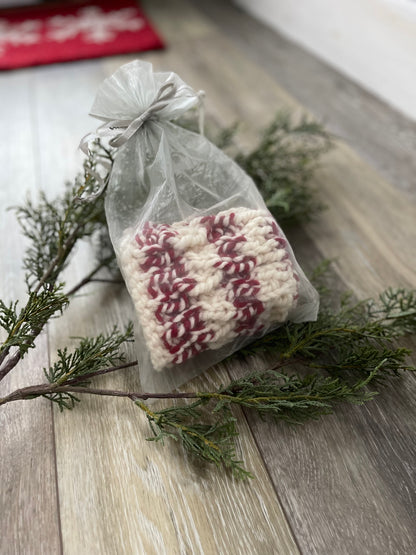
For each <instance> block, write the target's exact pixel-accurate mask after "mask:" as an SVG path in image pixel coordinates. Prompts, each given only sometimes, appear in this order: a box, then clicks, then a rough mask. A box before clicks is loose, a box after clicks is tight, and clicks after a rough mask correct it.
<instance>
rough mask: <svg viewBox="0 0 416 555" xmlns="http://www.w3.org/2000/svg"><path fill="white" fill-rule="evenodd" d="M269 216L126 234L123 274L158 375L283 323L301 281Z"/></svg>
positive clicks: (240, 215) (217, 218)
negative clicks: (239, 338)
mask: <svg viewBox="0 0 416 555" xmlns="http://www.w3.org/2000/svg"><path fill="white" fill-rule="evenodd" d="M286 246H287V243H286V240H285V239H284V238H283V237H282V233H281V231H280V229H279V227H278V226H277V224H276V222H275V221H274V219H273V218H272V217H271V215H270V214H269V213H268V212H267V211H265V210H252V209H248V208H234V209H232V210H227V211H224V212H220V213H219V214H216V215H210V216H203V217H194V218H192V219H189V220H186V221H180V222H176V223H174V224H172V225H168V224H153V223H150V222H146V224H144V226H143V227H142V228H141V229H139V230H136V232H133V231H132V229H131V228H130V229H127V230H126V231H125V232H124V234H123V238H122V241H121V243H120V247H119V258H120V264H121V268H122V270H123V274H124V277H125V280H126V283H127V287H128V288H129V291H130V294H131V296H132V299H133V302H134V305H135V308H136V310H137V314H138V317H139V321H140V324H141V327H142V330H143V335H144V338H145V341H146V344H147V347H148V349H149V351H150V357H151V361H152V364H153V367H154V368H155V370H162V369H164V368H168V367H171V366H174V365H177V364H181V363H183V362H185V361H186V360H188V359H190V358H192V357H194V356H196V355H198V354H199V353H202V352H203V351H205V350H207V349H219V348H220V347H222V346H224V345H226V344H227V343H230V342H231V341H232V340H233V339H235V338H237V337H239V336H253V335H256V334H261V333H265V332H266V331H267V329H268V328H270V327H272V326H273V325H275V324H277V323H279V322H284V321H285V320H286V319H287V317H288V314H289V311H290V310H291V309H292V308H294V307H295V305H296V301H297V298H298V281H299V278H298V276H297V274H296V273H295V271H294V269H293V266H292V262H291V261H290V258H289V254H288V251H287V249H286Z"/></svg>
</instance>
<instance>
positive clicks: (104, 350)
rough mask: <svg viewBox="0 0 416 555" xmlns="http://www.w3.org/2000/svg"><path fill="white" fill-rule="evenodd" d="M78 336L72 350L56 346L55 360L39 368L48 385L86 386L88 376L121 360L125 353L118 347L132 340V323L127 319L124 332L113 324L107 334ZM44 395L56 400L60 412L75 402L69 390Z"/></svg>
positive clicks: (100, 371)
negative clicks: (46, 366) (48, 366)
mask: <svg viewBox="0 0 416 555" xmlns="http://www.w3.org/2000/svg"><path fill="white" fill-rule="evenodd" d="M78 339H79V344H78V346H77V347H76V348H75V349H74V350H73V351H72V352H70V351H69V350H68V348H67V347H65V348H64V349H58V351H57V360H56V362H55V363H54V364H53V365H52V366H51V367H50V368H49V369H46V368H44V369H43V371H44V373H45V376H46V378H47V380H48V382H49V383H50V384H53V385H54V386H60V385H76V386H78V387H86V386H88V385H89V384H90V380H91V377H93V376H95V375H97V374H102V373H105V372H104V371H105V370H106V369H108V368H111V367H114V366H116V365H119V364H121V363H122V362H124V361H125V359H126V358H125V354H124V353H123V352H122V351H120V348H121V346H122V345H123V344H125V343H126V342H129V341H133V324H132V323H131V322H130V323H129V324H128V326H127V327H126V329H125V331H120V330H119V329H118V327H117V326H114V328H113V329H112V330H111V332H110V333H108V334H99V335H97V336H96V337H84V338H78ZM44 397H46V398H47V399H49V400H50V401H53V402H54V403H56V404H57V405H58V406H59V409H60V410H61V411H62V410H63V409H64V408H67V409H72V408H73V407H74V406H75V403H76V402H79V399H78V398H77V397H76V396H75V395H73V394H71V393H70V392H64V393H50V394H45V395H44Z"/></svg>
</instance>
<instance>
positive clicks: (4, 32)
mask: <svg viewBox="0 0 416 555" xmlns="http://www.w3.org/2000/svg"><path fill="white" fill-rule="evenodd" d="M41 29H42V24H41V22H40V21H36V20H29V19H28V20H26V21H21V22H17V23H11V22H9V21H7V19H0V54H3V53H4V52H5V50H6V46H7V45H10V46H22V45H30V44H35V43H37V42H38V40H39V39H40V36H41Z"/></svg>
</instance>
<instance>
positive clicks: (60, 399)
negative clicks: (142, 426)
mask: <svg viewBox="0 0 416 555" xmlns="http://www.w3.org/2000/svg"><path fill="white" fill-rule="evenodd" d="M234 133H235V128H230V129H229V130H226V131H225V132H224V133H223V134H222V136H221V137H219V138H218V142H219V143H220V144H221V147H222V148H225V147H226V146H227V145H229V144H230V142H232V139H233V136H234ZM329 147H330V139H329V137H328V135H327V134H326V132H325V131H324V130H323V129H322V128H321V126H319V125H317V124H315V123H311V122H310V121H308V120H307V119H303V120H302V121H301V122H300V123H294V122H293V121H292V120H291V118H290V117H289V116H288V115H287V114H279V115H278V116H277V118H276V119H275V121H274V122H273V123H272V125H271V126H270V127H269V128H268V129H267V130H266V131H265V133H264V135H263V137H262V138H261V140H260V142H259V144H258V146H257V147H256V148H254V149H253V150H252V151H251V152H248V153H241V152H240V153H238V154H237V156H236V160H237V161H238V162H239V163H240V164H241V166H242V167H243V168H244V169H245V170H246V171H247V172H248V173H249V174H250V175H251V176H252V177H253V179H254V180H255V182H256V184H257V186H258V187H259V189H260V191H261V192H262V194H263V195H264V198H265V200H266V202H267V204H268V206H269V208H270V209H271V211H272V212H273V213H274V214H275V216H276V217H277V218H278V220H279V222H286V223H287V222H297V221H299V220H304V219H306V218H308V217H310V216H311V215H312V214H314V213H316V211H317V210H319V209H320V208H321V205H320V204H319V202H317V201H316V199H315V196H314V192H313V191H311V190H310V189H309V188H308V182H309V180H310V177H311V175H312V173H313V170H314V168H315V167H316V162H317V159H318V157H319V156H320V155H321V154H323V153H324V152H325V151H326V150H328V148H329ZM102 161H104V162H105V167H106V168H108V167H109V164H111V163H112V152H111V151H109V150H107V149H105V148H104V147H103V146H102V145H100V144H96V145H95V147H94V149H93V152H92V153H91V155H90V156H89V157H88V159H87V160H86V162H85V165H84V173H83V175H82V176H81V177H79V178H77V180H76V181H75V183H74V184H73V185H72V186H69V187H68V188H67V190H66V192H65V193H64V195H63V196H61V197H60V198H59V199H57V200H56V201H54V202H50V201H48V199H47V198H46V196H45V195H41V197H40V201H39V203H38V204H36V205H35V204H33V203H32V202H31V201H30V200H29V201H28V202H27V203H26V204H25V205H24V206H23V207H20V208H17V209H16V212H17V216H18V218H19V221H20V223H21V225H22V230H23V233H24V234H25V235H26V236H27V237H28V239H29V247H28V249H27V251H26V254H25V258H24V268H25V271H26V283H27V287H28V301H27V304H26V305H25V307H23V308H22V309H19V308H18V304H17V303H16V302H11V303H6V302H4V301H0V325H1V326H2V327H3V328H4V329H5V330H6V335H7V338H6V341H5V342H4V343H3V345H2V346H1V348H0V379H1V378H2V377H4V376H5V375H6V374H7V373H8V372H9V371H10V370H11V369H13V368H14V367H15V366H16V364H17V363H18V362H19V360H20V358H22V356H23V355H24V354H25V353H26V352H27V350H28V349H29V348H31V347H33V346H34V342H35V339H36V337H37V335H38V334H39V333H40V332H41V330H42V329H43V327H44V326H45V324H46V323H47V322H48V321H49V319H50V318H51V317H53V316H55V315H57V314H59V313H60V312H61V311H62V310H63V309H64V308H65V306H67V304H68V300H69V299H70V298H71V297H72V296H73V294H75V293H76V292H77V291H79V289H80V288H81V287H83V286H84V285H85V284H86V283H89V282H91V281H93V279H94V277H95V275H96V273H97V272H98V271H99V270H101V269H102V268H105V267H108V266H109V265H110V264H111V263H112V262H113V261H114V253H113V251H112V249H111V248H109V249H107V250H105V249H103V248H101V249H99V250H101V252H104V254H102V255H101V258H100V259H99V260H98V264H97V266H96V268H95V269H93V270H92V271H91V272H90V273H89V274H88V275H87V276H85V278H84V279H83V280H81V282H79V283H78V284H76V285H75V286H73V287H72V288H71V289H70V290H69V291H67V294H66V295H65V294H64V293H63V290H64V285H63V283H62V282H61V273H62V271H63V269H64V268H65V267H66V266H67V264H68V262H69V260H70V256H71V254H72V253H73V250H74V247H75V245H76V244H77V243H78V242H79V241H80V240H82V239H84V238H86V237H93V236H97V235H98V236H100V237H101V243H100V245H101V247H103V245H104V246H105V245H107V246H108V236H107V235H106V234H108V230H107V227H106V222H105V215H104V207H103V198H102V196H101V197H98V198H96V199H95V200H94V202H80V201H79V197H83V196H89V195H90V194H91V193H94V192H96V191H97V190H98V189H99V186H100V182H101V180H99V179H97V171H99V167H98V166H99V162H102ZM102 177H103V179H104V180H105V178H106V176H105V175H103V176H102ZM322 273H323V269H322V268H321V269H319V270H317V271H316V272H315V277H317V278H318V277H319V276H320V275H321V274H322ZM321 292H322V293H324V292H325V288H324V287H322V288H321ZM326 292H327V293H329V292H328V289H326ZM328 296H329V295H328ZM325 298H326V297H325V296H324V302H323V303H322V307H323V308H322V310H321V311H320V315H319V317H318V320H317V321H316V322H309V323H305V324H293V323H289V324H285V325H283V326H281V327H280V328H278V329H277V330H275V331H274V332H272V333H270V334H269V335H267V336H266V337H264V338H263V339H261V340H259V341H257V342H255V343H254V344H252V345H250V346H249V347H246V348H245V349H244V351H242V352H240V355H239V356H242V355H243V356H249V355H250V354H253V353H257V352H259V351H264V350H266V351H270V352H272V353H273V356H274V358H275V360H277V362H276V364H275V367H274V369H272V370H267V371H265V372H263V371H255V372H253V373H252V374H250V375H249V376H245V377H244V378H241V379H239V380H234V381H232V382H231V383H229V384H228V385H226V386H222V387H220V388H218V389H216V390H214V391H200V392H193V393H178V392H173V393H162V394H154V393H143V392H134V391H118V390H112V389H109V388H105V389H99V388H96V387H93V385H92V381H93V379H94V378H95V377H96V376H97V375H101V374H106V373H109V372H114V371H120V370H122V369H123V368H127V367H131V366H134V365H135V364H136V363H137V361H130V362H124V355H123V354H122V353H121V351H120V349H121V348H122V346H123V344H124V343H125V342H126V341H130V340H131V333H132V330H131V327H127V329H126V330H125V331H120V330H119V329H117V328H114V329H113V330H112V331H110V333H108V334H99V335H98V336H97V337H95V338H88V337H86V338H80V339H79V343H78V346H77V347H75V349H74V350H72V351H69V350H68V349H67V348H64V349H61V350H59V351H58V353H57V360H56V362H55V363H54V364H53V365H52V366H51V367H50V368H49V369H47V370H46V369H45V374H46V377H47V379H48V383H43V384H39V385H33V386H28V387H26V388H22V389H18V390H16V391H14V392H11V393H10V394H9V395H7V396H6V397H4V398H3V399H0V405H2V404H6V403H8V402H11V401H17V400H24V399H33V398H36V397H45V398H47V399H49V400H50V401H52V402H55V403H57V404H58V406H59V408H60V409H61V410H62V409H65V408H68V409H71V408H73V407H74V405H75V404H76V403H77V402H78V401H79V395H81V394H90V395H106V396H111V397H124V398H127V399H129V400H131V401H133V402H134V403H136V405H138V406H139V407H140V408H141V409H142V410H143V411H144V412H145V413H146V416H147V419H148V421H149V424H150V426H151V430H152V434H153V438H152V439H153V440H155V441H161V442H163V441H164V440H165V439H167V438H174V439H176V440H178V441H180V443H181V444H182V445H183V446H184V448H185V449H186V450H187V451H188V452H189V453H190V454H192V455H194V456H195V457H197V458H199V459H201V460H203V461H206V462H211V463H213V464H215V465H217V466H220V467H225V468H228V469H231V470H232V471H233V472H234V474H235V475H236V476H239V477H246V476H248V475H249V473H248V472H247V471H246V470H245V469H244V467H243V464H242V462H241V461H240V460H239V457H238V456H237V454H236V453H237V449H236V444H235V440H236V437H237V436H238V430H237V428H236V419H235V414H234V412H233V411H235V410H236V409H242V410H244V411H254V412H256V413H257V414H258V415H260V417H262V418H266V417H271V418H273V419H275V420H282V421H285V422H290V423H298V424H299V423H303V422H306V421H307V420H309V419H314V418H318V417H320V416H322V415H324V414H328V413H330V412H332V411H333V410H334V408H335V406H336V405H337V404H338V403H340V402H346V403H352V404H361V403H364V402H366V401H369V400H371V399H373V398H374V396H375V395H376V394H377V392H378V389H379V388H378V386H379V385H381V384H382V383H383V381H384V382H385V383H386V381H387V380H386V378H387V377H389V376H390V375H395V376H396V375H400V374H401V371H402V370H414V368H413V367H411V366H410V365H408V364H407V362H406V359H407V355H408V354H409V351H408V350H406V349H403V348H398V347H397V346H396V345H395V344H394V342H393V341H394V340H395V339H396V338H397V337H399V336H401V335H404V334H409V333H415V332H416V293H415V292H414V291H406V290H404V289H389V290H387V291H386V292H384V293H383V294H382V295H380V297H379V299H378V300H377V301H372V300H370V301H362V302H358V303H357V302H354V301H353V300H352V298H351V297H348V296H345V297H344V298H343V299H342V301H341V303H340V306H339V308H337V309H334V308H332V304H331V303H327V302H325ZM11 349H15V351H14V352H12V351H11ZM252 363H253V364H255V361H252ZM290 365H292V369H291V370H290ZM294 365H296V366H294ZM283 367H285V368H286V370H285V372H283V370H282V369H283ZM299 367H301V369H300V370H298V368H299ZM295 368H296V371H295ZM369 387H371V390H370V389H369ZM149 398H164V399H167V400H171V401H173V404H172V405H171V406H169V407H167V408H165V409H162V410H155V409H154V408H153V406H152V407H150V406H148V405H147V404H146V403H145V401H146V400H147V399H149ZM180 399H183V400H185V399H189V400H191V403H188V404H187V403H184V402H182V403H181V402H180Z"/></svg>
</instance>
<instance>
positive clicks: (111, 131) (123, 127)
mask: <svg viewBox="0 0 416 555" xmlns="http://www.w3.org/2000/svg"><path fill="white" fill-rule="evenodd" d="M186 88H187V87H185V86H179V87H177V86H176V85H175V83H172V82H167V83H165V84H164V85H162V86H161V87H160V89H159V91H158V93H157V95H156V97H155V99H154V100H153V102H151V104H150V105H149V107H148V108H146V110H145V111H144V112H143V113H141V114H140V115H139V116H137V117H136V118H134V119H126V120H124V119H111V118H106V119H107V121H106V123H104V124H103V125H100V126H99V127H98V128H97V130H96V132H95V133H88V134H87V135H85V136H84V137H83V138H82V139H81V142H80V144H79V148H80V149H81V150H82V152H83V153H84V154H86V155H87V156H88V145H89V143H90V142H91V141H92V140H93V139H97V138H108V137H111V138H110V140H109V143H108V144H109V145H110V146H111V147H115V148H119V147H120V146H122V145H124V144H125V143H126V142H127V141H128V140H129V139H130V138H131V137H133V135H134V134H135V133H137V131H138V130H139V129H140V128H141V127H142V126H143V124H144V123H145V122H146V121H148V120H150V119H152V118H154V117H155V116H156V115H157V113H158V112H160V111H161V110H163V108H166V106H168V104H169V102H170V101H172V100H173V99H174V98H175V97H176V95H177V94H178V93H181V92H182V89H186ZM196 95H197V97H198V99H199V132H200V133H201V135H203V134H204V107H203V103H202V99H203V97H204V96H205V93H204V91H199V92H198V93H196ZM101 119H104V118H102V117H101ZM102 165H103V166H104V164H102ZM104 167H105V169H106V170H109V168H108V165H107V166H104ZM90 174H91V175H92V176H93V177H94V178H95V179H96V181H97V182H98V184H99V189H98V191H97V192H96V193H93V194H91V195H88V196H85V197H83V198H82V200H86V201H92V200H96V199H97V198H98V197H99V196H100V195H102V193H103V192H104V191H105V189H106V186H107V183H108V177H109V174H107V176H106V177H105V178H103V177H101V175H100V174H99V173H98V171H96V170H90Z"/></svg>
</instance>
